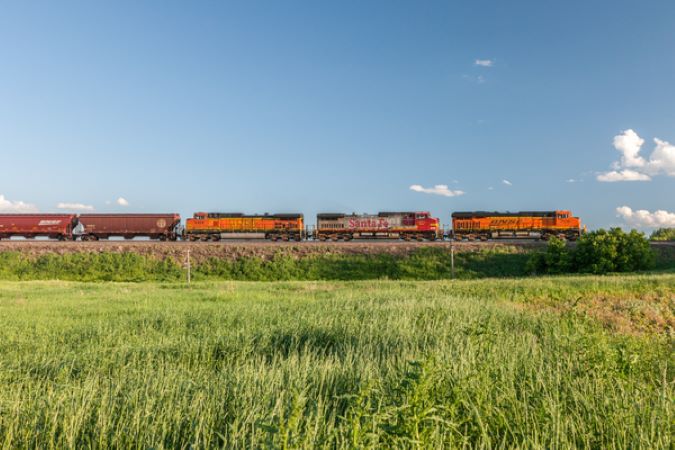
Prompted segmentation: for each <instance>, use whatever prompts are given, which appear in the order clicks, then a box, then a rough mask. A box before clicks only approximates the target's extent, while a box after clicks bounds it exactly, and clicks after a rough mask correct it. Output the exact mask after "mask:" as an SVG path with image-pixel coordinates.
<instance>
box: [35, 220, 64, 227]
mask: <svg viewBox="0 0 675 450" xmlns="http://www.w3.org/2000/svg"><path fill="white" fill-rule="evenodd" d="M60 224H61V221H60V220H41V221H40V223H38V226H40V227H49V226H53V225H60Z"/></svg>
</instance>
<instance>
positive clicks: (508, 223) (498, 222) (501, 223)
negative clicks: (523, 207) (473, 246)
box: [490, 219, 518, 226]
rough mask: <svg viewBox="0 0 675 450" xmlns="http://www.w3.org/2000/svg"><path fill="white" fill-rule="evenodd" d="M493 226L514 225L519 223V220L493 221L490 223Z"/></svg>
mask: <svg viewBox="0 0 675 450" xmlns="http://www.w3.org/2000/svg"><path fill="white" fill-rule="evenodd" d="M490 223H491V225H493V226H495V225H512V224H515V223H518V219H492V220H491V221H490Z"/></svg>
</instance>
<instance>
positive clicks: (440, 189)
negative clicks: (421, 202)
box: [410, 184, 464, 197]
mask: <svg viewBox="0 0 675 450" xmlns="http://www.w3.org/2000/svg"><path fill="white" fill-rule="evenodd" d="M410 190H411V191H415V192H422V193H424V194H434V195H442V196H444V197H457V196H460V195H464V191H459V190H456V191H453V190H450V189H449V188H448V185H446V184H437V185H435V186H434V187H431V188H425V187H422V186H421V185H419V184H413V185H412V186H410Z"/></svg>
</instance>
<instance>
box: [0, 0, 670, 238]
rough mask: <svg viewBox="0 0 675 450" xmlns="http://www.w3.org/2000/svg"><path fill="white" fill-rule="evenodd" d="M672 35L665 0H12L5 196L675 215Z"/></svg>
mask: <svg viewBox="0 0 675 450" xmlns="http://www.w3.org/2000/svg"><path fill="white" fill-rule="evenodd" d="M674 45H675V2H671V1H643V2H638V1H606V2H600V1H598V2H588V1H578V2H575V1H568V2H553V1H550V2H549V1H516V2H504V1H466V2H446V1H442V2H432V1H428V2H397V1H381V2H375V1H372V2H371V1H353V2H350V1H341V2H332V3H329V2H309V1H308V2H299V1H289V2H271V1H270V2H262V1H247V2H214V1H203V2H198V1H194V2H171V1H162V2H159V1H158V2H151V1H145V2H131V1H129V2H124V1H117V2H107V3H104V2H84V1H83V2H68V1H66V2H46V1H45V2H12V3H5V4H3V5H2V6H0V210H3V209H4V210H5V211H7V210H11V209H14V210H28V209H33V210H35V209H37V210H40V211H59V210H60V209H58V208H57V207H58V206H59V204H61V205H60V206H62V207H65V208H66V209H67V208H73V207H77V206H78V204H80V206H88V207H93V208H94V209H95V210H97V211H130V212H131V211H133V212H137V211H176V212H180V213H181V214H182V215H185V216H188V215H191V214H192V213H193V212H194V211H201V210H220V211H242V212H250V213H252V212H265V211H269V212H274V211H301V212H304V213H305V214H307V215H308V216H309V217H310V218H311V217H312V216H313V215H314V214H316V212H318V211H344V212H352V211H356V212H365V211H370V212H375V211H378V210H393V209H403V210H409V209H416V210H430V211H432V212H433V213H434V214H435V215H437V216H439V217H440V218H441V219H442V221H443V222H445V223H447V222H448V221H449V215H450V212H451V211H457V210H474V209H490V210H533V209H571V210H572V211H573V212H574V213H575V214H578V215H579V216H581V218H582V219H583V220H584V222H585V223H587V224H588V225H589V226H590V227H600V226H604V227H606V226H612V225H626V226H628V225H634V226H656V225H669V224H671V223H673V224H675V214H673V213H674V212H675V198H674V197H675V196H673V195H672V193H673V192H675V190H674V189H673V188H674V187H675V169H673V167H672V165H670V164H672V163H673V160H675V148H673V146H672V145H670V144H668V142H671V143H673V142H675V88H674V87H675V82H674V80H675V51H674ZM626 130H633V131H632V133H634V135H635V136H637V137H635V136H633V134H630V133H629V132H627V131H626ZM615 136H619V139H618V141H616V142H615V141H614V139H615ZM655 138H656V139H659V140H660V141H659V142H661V143H662V144H659V145H657V144H656V143H655V142H654V139H655ZM640 140H643V141H644V142H643V143H642V144H641V145H639V146H638V145H637V144H639V142H640ZM614 144H617V147H616V148H615V145H614ZM636 147H637V148H638V149H639V153H636V152H635V149H636ZM655 149H660V150H659V152H658V154H657V156H658V158H655V159H654V158H651V156H653V152H654V151H655ZM622 155H623V156H624V159H623V160H622ZM626 155H629V157H628V159H626ZM630 155H632V156H630ZM671 157H672V158H673V160H671V159H669V158H671ZM640 158H642V159H641V160H640ZM652 159H654V160H652ZM640 161H641V162H640ZM613 163H614V166H612V164H613ZM671 170H672V171H671ZM626 171H630V172H626ZM612 172H613V173H614V174H612ZM634 173H637V174H638V175H635V174H634ZM608 174H609V175H608ZM599 178H600V179H604V180H610V179H612V180H619V181H611V182H610V181H600V180H599ZM635 178H637V179H640V180H641V181H623V180H625V179H635ZM647 178H648V179H649V180H647ZM504 180H507V181H509V182H510V185H508V184H506V183H505V182H504ZM569 180H575V182H570V181H569ZM437 185H445V186H447V190H444V189H443V188H439V189H435V192H436V193H434V192H432V191H434V189H433V186H437ZM411 186H417V189H418V191H415V190H412V189H411ZM420 187H421V188H420ZM429 189H431V191H428V190H429ZM425 190H427V192H424V191H425ZM448 191H449V192H448ZM457 191H461V192H462V193H463V194H461V195H458V194H459V192H457ZM439 192H440V193H441V194H442V193H445V194H446V195H439V194H438V193H439ZM450 194H456V195H453V196H448V195H450ZM120 197H121V198H123V199H125V200H126V201H127V202H128V205H126V206H122V205H118V204H117V203H116V200H117V199H119V198H120ZM19 202H23V203H19ZM64 204H65V205H64ZM69 204H70V205H69ZM624 206H626V207H628V208H629V210H630V212H629V211H628V210H626V209H621V210H620V211H617V208H621V207H624ZM659 210H660V211H661V212H660V213H656V212H657V211H659ZM638 211H641V212H639V213H638ZM310 221H313V220H310Z"/></svg>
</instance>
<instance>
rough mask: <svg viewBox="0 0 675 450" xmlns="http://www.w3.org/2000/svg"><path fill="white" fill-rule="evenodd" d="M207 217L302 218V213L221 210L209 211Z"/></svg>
mask: <svg viewBox="0 0 675 450" xmlns="http://www.w3.org/2000/svg"><path fill="white" fill-rule="evenodd" d="M208 217H209V219H227V218H234V217H241V218H244V219H252V218H255V217H269V218H272V219H302V218H303V217H304V215H303V214H298V213H278V214H244V213H222V212H210V213H208Z"/></svg>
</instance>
